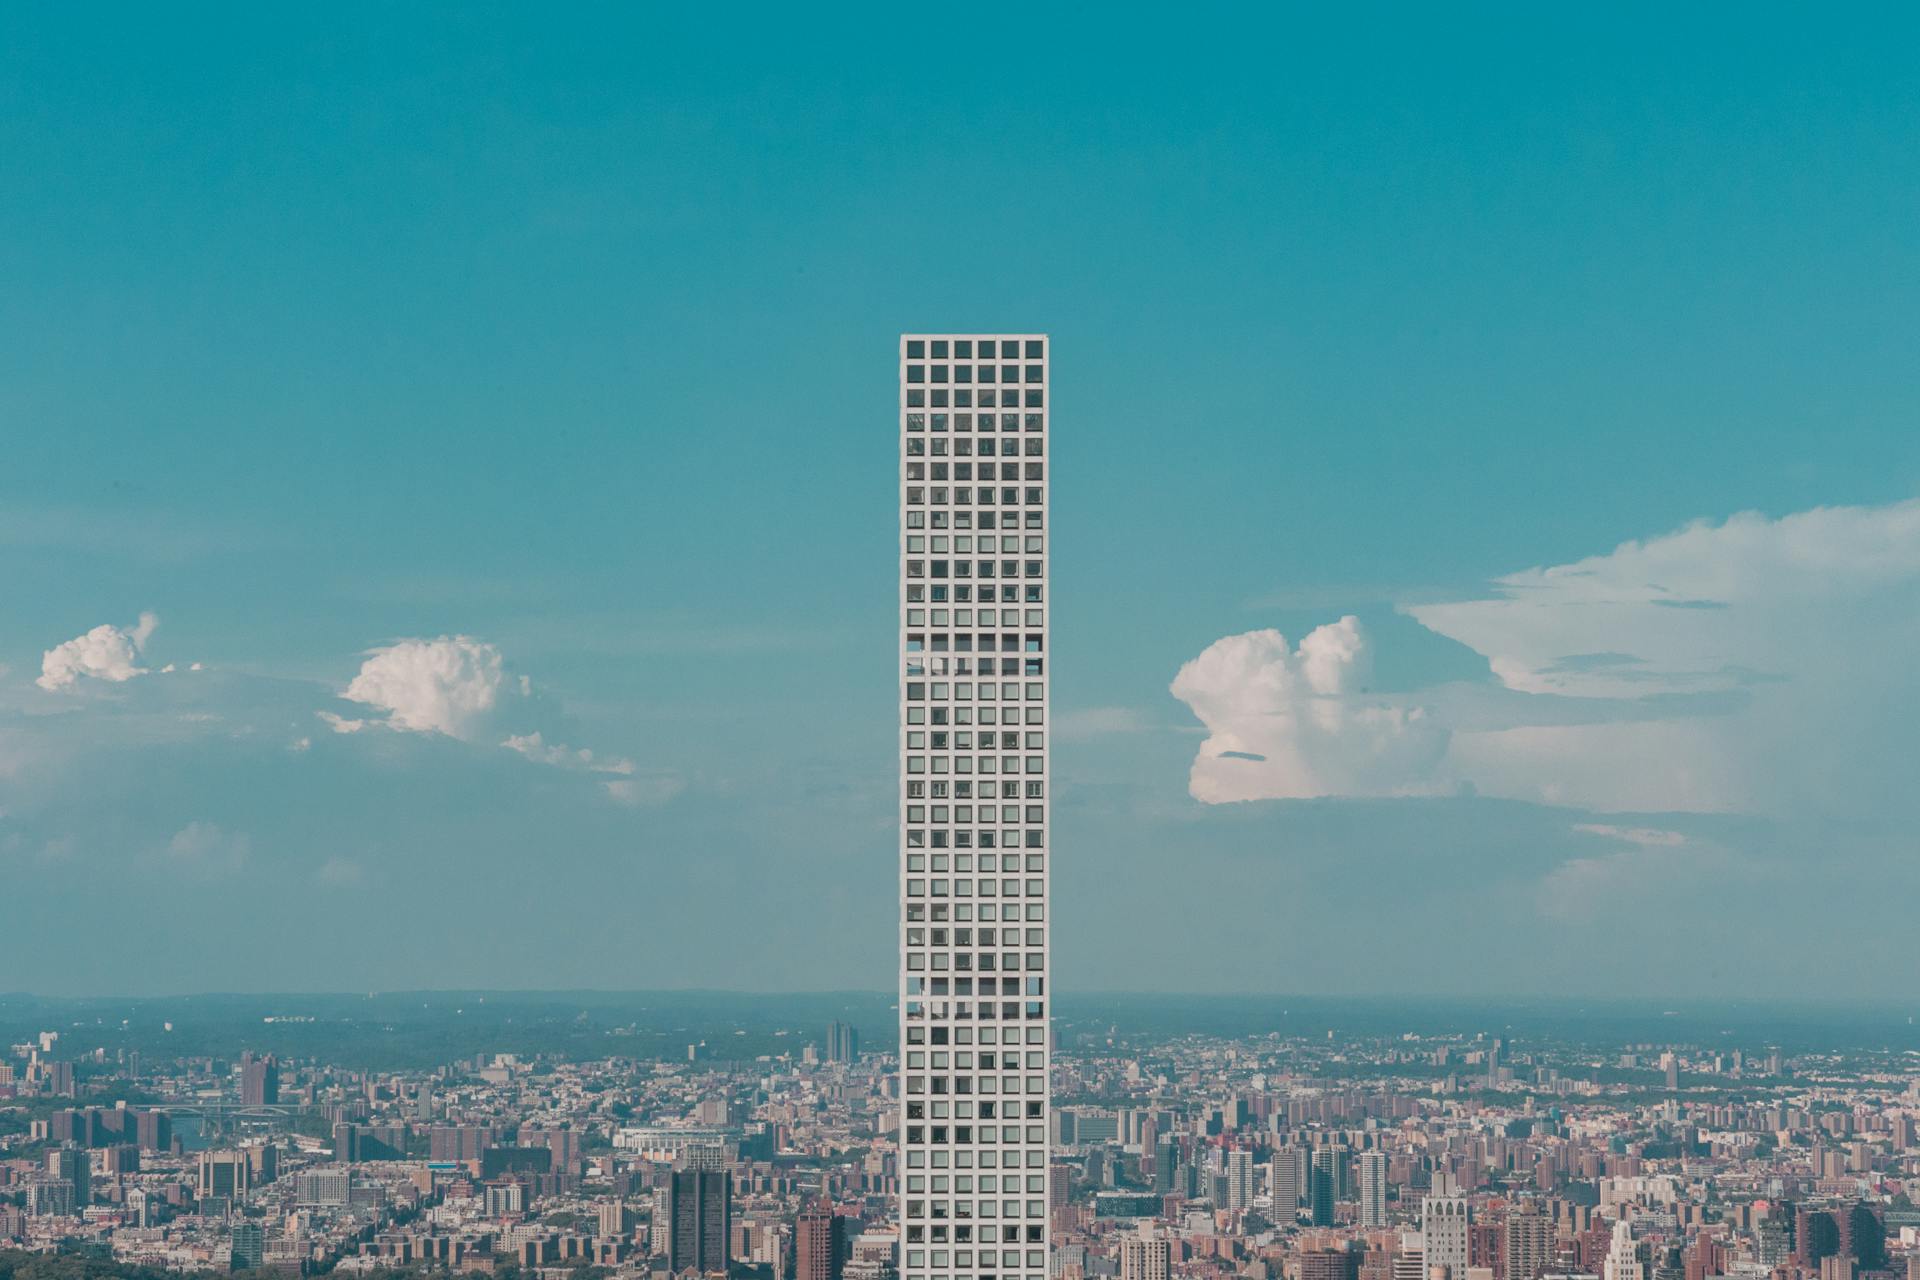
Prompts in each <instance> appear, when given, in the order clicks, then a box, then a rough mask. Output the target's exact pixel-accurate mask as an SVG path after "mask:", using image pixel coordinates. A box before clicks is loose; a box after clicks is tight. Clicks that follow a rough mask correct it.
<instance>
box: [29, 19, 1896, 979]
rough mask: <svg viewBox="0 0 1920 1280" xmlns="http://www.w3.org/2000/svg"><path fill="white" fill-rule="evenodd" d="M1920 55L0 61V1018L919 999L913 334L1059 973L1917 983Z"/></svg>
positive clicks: (1275, 23) (278, 26) (77, 34)
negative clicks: (1335, 670) (1017, 695)
mask: <svg viewBox="0 0 1920 1280" xmlns="http://www.w3.org/2000/svg"><path fill="white" fill-rule="evenodd" d="M1916 25H1920V24H1917V23H1916V22H1915V20H1914V19H1913V16H1912V15H1911V14H1902V13H1898V12H1897V11H1894V10H1891V9H1889V10H1888V11H1886V12H1884V13H1855V14H1853V15H1851V16H1849V17H1848V19H1847V20H1846V21H1844V22H1842V21H1837V20H1835V19H1833V18H1831V17H1827V16H1820V15H1813V14H1810V13H1808V12H1806V11H1804V10H1796V9H1792V8H1788V7H1763V8H1757V9H1755V8H1749V9H1745V10H1742V11H1740V13H1739V14H1738V15H1733V14H1730V13H1729V12H1726V11H1721V12H1711V11H1701V12H1698V13H1691V14H1690V13H1684V12H1674V11H1672V10H1670V9H1662V8H1655V7H1650V6H1649V7H1644V8H1613V9H1608V10H1605V11H1601V10H1588V11H1574V10H1571V9H1568V8H1566V7H1564V6H1563V7H1561V8H1560V9H1559V10H1558V11H1554V12H1542V11H1539V10H1537V9H1534V8H1521V7H1514V8H1510V9H1483V10H1480V11H1477V12H1475V13H1471V14H1462V13H1460V12H1448V13H1445V14H1429V13H1422V12H1419V11H1416V10H1413V9H1411V8H1406V9H1396V8H1392V7H1385V8H1375V9H1371V10H1364V11H1358V12H1334V11H1330V10H1329V11H1320V12H1308V11H1305V10H1290V9H1285V8H1270V9H1268V10H1265V11H1262V12H1259V13H1249V12H1244V11H1238V12H1237V11H1234V10H1230V9H1214V8H1204V7H1203V8H1200V9H1183V10H1179V11H1177V12H1174V11H1167V10H1154V9H1146V8H1135V9H1127V8H1125V7H1121V8H1113V7H1106V8H1081V9H1040V10H1018V11H1015V10H1007V11H995V10H985V9H975V10H971V11H970V10H967V9H964V8H960V9H951V8H950V9H945V10H939V9H935V10H912V9H900V8H898V7H890V8H843V9H840V10H838V11H835V12H821V11H818V10H809V9H795V8H792V7H781V8H775V7H766V8H746V9H736V10H731V11H728V12H726V13H725V14H721V15H712V14H708V13H706V12H703V11H697V7H695V8H688V7H685V6H682V7H680V8H675V9H669V8H667V7H664V6H661V7H648V6H582V7H578V8H574V9H571V10H567V11H564V12H555V11H552V10H544V9H535V8H533V7H528V6H498V7H490V8H475V7H472V6H449V7H446V8H441V9H434V8H431V7H428V6H406V7H404V8H402V9H396V8H394V7H391V6H386V7H375V6H364V7H356V6H331V7H327V8H325V9H315V10H310V11H303V12H295V11H291V10H287V9H284V8H278V9H275V8H259V7H252V8H246V7H240V6H233V7H208V8H194V9H188V10H178V9H175V10H169V11H165V12H161V11H157V10H154V9H151V8H137V7H133V6H125V7H113V6H109V7H108V8H106V9H88V10H77V9H76V10H59V9H44V10H41V11H39V12H33V13H15V14H12V15H10V16H9V17H8V18H7V19H5V27H4V37H3V38H0V171H3V172H4V173H5V174H7V175H8V176H7V180H6V181H5V182H3V183H0V601H4V607H0V664H4V665H5V667H6V668H7V670H6V672H5V673H4V674H3V675H0V916H4V922H5V932H6V934H7V935H8V937H9V939H10V941H9V942H8V943H7V944H6V952H7V963H6V964H5V965H4V969H5V971H6V972H5V974H4V976H0V987H19V988H22V989H29V990H36V991H42V992H48V993H66V992H107V991H114V992H149V991H178V990H206V989H253V988H260V987H266V988H287V989H314V988H326V989H334V988H383V989H393V988H399V987H408V986H455V985H460V986H476V985H480V986H568V985H585V986H602V987H642V986H682V985H722V986H738V987H750V988H783V987H871V988H883V987H887V986H889V985H890V984H891V982H892V979H893V958H892V957H893V947H894V932H893V929H892V926H891V923H890V921H891V918H892V912H893V905H892V904H893V900H894V893H895V889H894V880H893V875H894V872H893V859H894V843H893V841H894V837H893V834H892V826H891V824H892V813H893V801H892V794H893V791H892V788H893V769H894V740H895V739H894V722H893V705H892V704H893V697H894V683H893V675H892V662H893V657H892V647H893V644H894V626H895V623H894V609H895V588H894V574H895V565H894V561H893V556H894V545H895V544H894V522H895V513H894V504H895V501H896V497H895V492H894V485H893V476H894V468H895V458H894V453H893V431H894V423H893V405H894V388H893V377H894V370H893V364H892V361H893V358H894V351H895V338H896V336H897V335H898V334H899V333H900V332H901V331H903V330H949V331H966V330H972V329H979V330H985V331H1028V330H1032V331H1044V332H1048V333H1050V334H1051V335H1052V336H1053V342H1054V353H1055V359H1054V384H1055V385H1054V393H1055V406H1056V416H1055V431H1056V441H1055V445H1054V460H1055V473H1054V479H1053V483H1054V503H1055V521H1056V525H1055V528H1056V541H1055V544H1054V562H1053V572H1054V576H1055V582H1054V586H1053V591H1054V595H1053V601H1054V605H1053V608H1054V614H1053V617H1054V623H1055V628H1056V631H1057V633H1058V634H1057V638H1056V642H1055V643H1056V652H1057V654H1058V657H1059V663H1058V670H1057V673H1056V681H1055V687H1054V696H1055V704H1056V712H1057V717H1056V719H1057V721H1058V723H1057V724H1056V739H1057V744H1056V749H1055V770H1056V773H1057V774H1058V776H1059V779H1060V783H1059V793H1060V795H1059V800H1058V811H1057V814H1056V821H1057V831H1056V835H1055V846H1056V848H1057V850H1058V854H1059V856H1058V862H1057V868H1056V871H1055V887H1056V891H1057V896H1058V899H1059V902H1058V907H1057V910H1056V949H1057V951H1058V959H1057V971H1058V976H1059V980H1060V981H1062V982H1066V983H1069V984H1071V985H1075V986H1079V987H1082V988H1102V989H1113V988H1151V989H1161V990H1259V991H1279V992H1289V991H1320V992H1345V991H1352V992H1404V991H1448V992H1458V993H1463V994H1496V995H1497V994H1503V993H1509V992H1512V993H1533V992H1561V991H1564V992H1580V993H1587V992H1593V993H1616V994H1646V995H1662V996H1665V995H1689V994H1733V995H1740V994H1750V993H1754V992H1760V991H1778V992H1782V993H1793V994H1801V995H1812V994H1818V993H1823V992H1830V991H1835V990H1851V991H1855V992H1857V993H1858V994H1873V995H1880V994H1891V993H1895V992H1901V991H1905V990H1907V989H1908V988H1909V987H1910V978H1911V972H1910V970H1911V965H1910V959H1909V958H1908V957H1909V947H1908V944H1907V943H1906V941H1905V939H1906V938H1909V937H1910V936H1911V930H1912V924H1913V907H1912V905H1911V904H1912V903H1914V902H1915V901H1920V897H1916V893H1915V891H1916V890H1920V869H1917V868H1920V863H1916V860H1915V859H1914V858H1913V856H1912V855H1913V853H1914V852H1915V850H1914V849H1913V840H1912V836H1911V832H1912V831H1913V830H1914V829H1915V828H1914V820H1915V818H1917V817H1920V814H1917V813H1916V812H1915V809H1916V807H1917V806H1916V804H1915V801H1914V800H1913V798H1912V796H1911V795H1910V794H1909V793H1910V791H1911V788H1910V786H1909V785H1908V784H1907V781H1906V779H1905V778H1903V776H1902V775H1903V773H1904V772H1905V763H1904V762H1908V761H1911V759H1912V758H1913V752H1914V751H1915V750H1916V749H1920V733H1916V730H1915V728H1914V721H1915V714H1914V713H1915V712H1916V711H1920V679H1916V678H1915V677H1914V676H1913V675H1912V673H1911V672H1910V671H1908V670H1907V665H1908V655H1909V654H1910V653H1911V652H1912V648H1913V642H1914V641H1915V640H1916V639H1920V634H1916V633H1917V632H1920V513H1917V512H1916V508H1915V506H1914V497H1915V492H1916V484H1917V483H1920V431H1916V429H1915V428H1916V421H1915V417H1916V414H1915V406H1916V403H1920V401H1917V400H1916V394H1917V393H1920V364H1917V363H1916V360H1915V357H1914V354H1913V352H1914V342H1913V330H1914V326H1915V321H1916V304H1917V303H1920V239H1917V238H1916V237H1915V235H1914V228H1915V227H1916V226H1920V169H1916V166H1915V165H1914V163H1913V157H1914V155H1915V154H1916V153H1920V72H1916V70H1915V68H1914V66H1913V61H1912V58H1911V50H1912V48H1913V47H1914V41H1915V37H1916V35H1920V32H1916V30H1915V26H1916ZM1741 513H1756V514H1752V515H1748V516H1745V517H1742V516H1741ZM1809 513H1811V514H1809ZM1736 517H1738V518H1736ZM1693 521H1705V522H1707V523H1706V524H1704V525H1701V526H1698V527H1696V528H1695V529H1694V530H1693V531H1692V532H1691V533H1689V534H1684V535H1681V536H1679V537H1669V536H1668V535H1671V534H1673V533H1674V532H1675V531H1676V530H1680V529H1682V528H1683V527H1684V526H1687V525H1688V524H1689V522H1693ZM1730 521H1731V522H1730ZM1629 543H1633V544H1637V545H1636V546H1634V547H1624V548H1623V544H1629ZM1617 548H1620V550H1616V549H1617ZM1583 562H1585V563H1583ZM1574 565H1579V566H1580V567H1579V568H1578V569H1577V570H1575V571H1571V572H1563V573H1557V574H1547V575H1544V576H1542V577H1540V578H1538V579H1529V580H1525V581H1514V580H1511V579H1510V577H1509V576H1510V575H1514V574H1519V573H1523V572H1525V571H1527V570H1529V569H1532V568H1535V567H1552V566H1574ZM1503 580H1506V581H1504V582H1503ZM1676 604H1678V605H1682V606H1686V607H1683V608H1678V609H1676V608H1672V607H1671V606H1673V605H1676ZM148 611H150V612H151V613H153V614H154V615H156V618H157V621H156V623H155V624H153V625H152V626H151V627H150V628H148V629H145V630H141V631H140V633H139V639H140V641H141V642H142V643H140V644H138V645H136V644H135V643H134V631H135V629H136V625H137V619H138V618H139V617H140V615H141V614H142V613H143V612H148ZM1349 615H1351V616H1353V617H1355V618H1356V619H1357V622H1356V623H1355V624H1354V625H1353V627H1352V628H1351V629H1350V631H1344V632H1336V631H1329V632H1326V633H1322V634H1323V635H1324V636H1326V637H1332V638H1338V637H1339V636H1347V635H1351V636H1354V637H1358V638H1357V639H1355V640H1354V641H1353V642H1352V643H1353V644H1354V645H1356V646H1358V649H1357V650H1356V652H1357V655H1358V656H1355V657H1354V659H1353V661H1352V662H1351V663H1350V665H1349V667H1348V668H1345V669H1344V670H1346V671H1347V672H1348V674H1347V676H1345V677H1343V678H1342V680H1340V681H1336V682H1335V683H1334V684H1333V685H1328V686H1317V685H1313V683H1312V680H1311V679H1310V678H1309V676H1308V675H1307V674H1306V671H1307V665H1308V664H1307V663H1306V662H1305V660H1304V659H1303V658H1302V657H1301V656H1300V655H1299V652H1298V651H1297V649H1296V648H1295V646H1297V645H1298V644H1299V643H1300V641H1301V639H1302V637H1303V636H1306V635H1307V634H1308V633H1310V632H1314V630H1315V629H1316V628H1319V627H1322V626H1336V627H1337V624H1338V620H1339V619H1341V618H1342V617H1345V616H1349ZM101 626H111V627H114V628H119V629H120V630H119V631H117V632H115V633H113V634H111V635H98V633H96V643H95V644H93V645H92V646H91V647H88V648H86V649H85V650H84V652H83V651H82V650H78V649H76V650H67V651H62V650H60V649H59V647H60V646H61V645H63V644H64V643H65V642H68V641H71V640H73V639H74V638H76V637H81V636H83V635H84V634H85V633H88V632H90V631H93V629H94V628H97V627H101ZM1266 629H1277V630H1278V631H1279V632H1281V633H1283V634H1284V636H1285V637H1286V640H1285V643H1277V642H1275V641H1272V640H1269V641H1256V642H1247V643H1240V644H1237V645H1236V644H1235V643H1232V642H1230V643H1228V645H1227V647H1226V648H1217V647H1216V648H1212V649H1210V646H1215V644H1216V642H1220V641H1223V640H1225V639H1226V638H1228V637H1236V636H1242V635H1245V634H1246V633H1250V632H1259V631H1262V630H1266ZM456 636H458V637H468V638H470V640H469V642H468V643H467V644H466V645H464V646H457V645H454V644H453V643H452V642H451V641H450V642H449V643H448V644H446V645H441V646H436V645H435V644H434V643H433V642H435V641H436V640H437V639H438V638H440V637H456ZM408 641H418V642H420V643H419V644H416V645H413V646H408V645H406V644H405V643H404V642H408ZM116 645H119V646H121V648H119V649H116V648H115V646H116ZM103 646H104V647H103ZM394 646H400V647H399V648H397V649H396V648H394ZM63 652H64V653H65V654H66V655H67V657H50V656H49V655H50V654H59V653H63ZM103 653H104V654H105V655H106V656H105V658H104V659H102V658H101V656H100V655H101V654H103ZM115 653H119V655H120V656H121V657H122V658H124V659H125V661H123V662H120V664H119V665H118V666H115V665H114V654H115ZM1203 653H1207V654H1210V655H1211V660H1210V661H1203V662H1199V663H1198V664H1197V665H1196V667H1194V668H1192V669H1191V670H1190V673H1189V674H1188V675H1185V676H1182V684H1181V686H1180V688H1181V690H1182V693H1181V694H1180V696H1176V695H1175V694H1174V693H1172V692H1170V691H1169V687H1170V685H1173V684H1174V682H1175V679H1176V676H1177V675H1179V674H1180V673H1181V672H1182V668H1183V666H1184V665H1185V664H1188V663H1189V662H1194V661H1195V660H1197V659H1201V657H1202V655H1203ZM462 655H464V658H465V659H468V660H471V661H472V662H474V663H475V664H477V667H476V668H475V669H472V670H470V669H467V668H460V669H458V670H455V671H454V672H453V674H451V675H448V674H447V672H446V670H445V669H444V668H443V667H438V666H436V665H435V664H436V663H438V662H442V661H444V660H450V659H451V658H453V657H460V656H462ZM68 658H73V660H74V661H75V662H77V663H78V664H79V665H78V666H73V665H71V664H68V665H62V664H66V663H67V662H68ZM416 659H418V661H415V660H416ZM495 660H497V661H498V663H499V669H498V671H497V672H494V671H493V669H492V668H490V667H489V666H488V663H490V662H492V661H495ZM102 662H104V663H105V665H101V663H102ZM48 663H52V664H53V666H48V665H46V664H48ZM89 664H91V665H89ZM194 664H199V670H193V669H192V668H193V665H194ZM363 664H371V667H372V675H371V676H369V675H368V674H367V673H366V672H363V669H362V668H363ZM1369 664H1370V668H1371V675H1368V674H1367V668H1368V666H1369ZM168 665H172V666H173V667H174V668H175V669H174V670H173V671H165V670H163V668H164V667H166V666H168ZM476 670H477V674H476ZM60 672H70V673H71V674H70V675H68V676H62V675H60V674H59V673H60ZM357 677H364V682H361V681H360V680H357ZM523 677H524V679H525V681H526V684H525V686H524V688H525V692H522V686H521V684H520V683H519V681H520V680H521V679H522V678H523ZM436 681H438V682H439V683H436ZM474 681H477V682H478V683H477V684H474V683H473V682H474ZM449 682H450V683H449ZM463 682H465V683H463ZM46 686H51V687H46ZM350 688H353V689H357V690H358V691H359V692H358V694H357V695H356V696H354V697H344V696H343V695H344V694H347V693H348V692H349V690H350ZM475 688H480V689H482V690H483V691H484V693H485V694H486V696H487V697H488V698H490V699H491V702H490V704H489V705H488V706H486V707H483V708H480V709H478V710H473V709H467V710H463V709H461V707H460V706H458V705H452V704H458V703H459V700H460V697H461V696H462V695H463V694H464V693H469V692H472V691H473V689H475ZM449 700H451V701H450V702H449ZM322 713H324V715H325V716H326V717H332V718H331V719H327V718H323V715H322ZM356 723H359V724H360V725H361V727H360V728H359V729H358V730H357V731H352V732H342V731H339V730H342V729H346V728H349V727H351V726H352V725H354V724H356ZM535 733H537V734H539V735H540V736H539V739H538V741H537V742H532V741H531V735H533V734H535ZM509 738H512V739H514V740H516V741H517V742H518V743H519V746H518V747H516V748H513V749H503V747H502V743H503V742H505V741H506V740H507V739H509ZM556 744H564V747H565V749H566V754H565V755H561V754H558V753H557V752H556V751H555V747H556ZM582 749H586V750H589V751H591V752H592V753H593V757H592V759H591V760H587V759H583V758H582V757H580V756H579V755H578V754H577V753H578V752H579V751H580V750H582ZM1225 750H1234V751H1236V752H1237V753H1238V754H1239V755H1242V756H1247V755H1251V756H1261V757H1264V759H1261V760H1257V761H1256V760H1248V759H1239V760H1236V759H1235V758H1234V757H1221V756H1220V754H1219V753H1220V752H1221V751H1225ZM1243 765H1244V766H1248V767H1246V768H1242V767H1241V766H1243ZM608 784H613V785H612V786H609V785H608ZM1809 901H1814V902H1821V903H1829V904H1831V907H1832V910H1833V911H1834V912H1835V913H1837V914H1836V915H1835V916H1834V918H1833V920H1832V921H1830V922H1829V923H1831V924H1832V925H1833V928H1832V929H1831V930H1823V931H1822V932H1824V933H1825V934H1826V936H1825V938H1824V940H1822V941H1820V942H1819V943H1818V944H1817V945H1816V942H1815V939H1814V938H1813V937H1812V936H1811V935H1810V934H1809V932H1808V931H1807V929H1805V928H1804V927H1799V926H1796V927H1795V928H1792V929H1788V928H1787V925H1786V922H1788V921H1790V920H1800V919H1802V917H1801V915H1800V913H1801V912H1802V911H1803V910H1804V906H1805V903H1807V902H1809ZM813 903H818V904H823V906H824V908H825V909H826V910H827V911H828V912H829V913H831V923H830V924H827V925H822V924H821V923H819V922H818V921H816V920H813V919H810V918H809V915H808V913H807V912H806V911H804V910H802V904H813Z"/></svg>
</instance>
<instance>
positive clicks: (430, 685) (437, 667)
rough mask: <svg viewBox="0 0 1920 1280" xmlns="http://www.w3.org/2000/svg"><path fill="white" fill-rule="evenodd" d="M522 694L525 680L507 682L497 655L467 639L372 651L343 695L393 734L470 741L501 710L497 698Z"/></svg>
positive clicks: (341, 723)
mask: <svg viewBox="0 0 1920 1280" xmlns="http://www.w3.org/2000/svg"><path fill="white" fill-rule="evenodd" d="M516 692H517V693H519V694H522V695H524V694H525V692H526V685H525V683H524V681H520V682H512V683H510V682H509V681H508V678H507V675H506V670H505V663H504V661H503V660H502V658H501V656H500V650H499V649H497V648H495V647H494V646H493V645H490V644H487V643H485V642H484V641H480V640H475V639H473V638H472V637H471V636H440V637H439V638H437V639H433V640H402V641H400V642H399V643H398V644H392V645H388V646H387V647H385V648H383V649H375V650H373V651H372V652H371V653H369V654H368V655H367V657H366V661H364V662H363V663H361V665H360V672H359V674H358V675H356V676H354V678H353V680H352V682H351V683H350V684H348V685H347V687H346V691H345V692H344V693H343V694H342V695H341V696H342V697H344V698H346V699H347V700H348V701H349V702H359V703H364V704H365V705H367V706H369V707H373V708H374V709H375V710H378V711H382V712H385V713H386V720H385V722H384V723H386V724H387V725H388V726H389V727H391V728H395V729H407V730H412V731H414V732H417V733H444V734H446V735H447V736H448V737H450V738H459V739H461V740H462V741H469V742H470V741H474V740H476V739H477V738H478V737H480V736H483V732H484V730H485V729H486V728H487V727H488V725H489V722H490V721H491V720H492V718H493V717H494V715H495V713H496V712H497V710H498V709H499V706H500V702H501V698H502V696H503V695H505V696H513V694H515V693H516ZM329 723H331V724H333V726H334V727H335V728H336V729H340V730H341V731H343V732H346V731H348V730H347V729H346V728H345V726H347V725H349V724H351V725H352V726H353V728H359V727H361V726H360V724H358V723H356V722H351V721H345V720H342V719H340V718H339V717H338V716H335V717H332V718H331V719H330V720H329Z"/></svg>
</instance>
